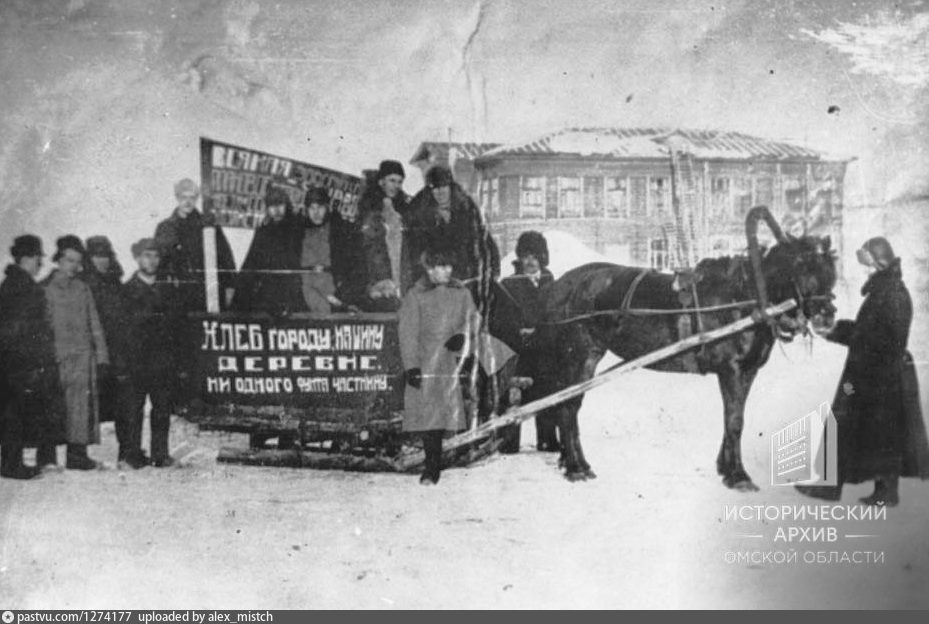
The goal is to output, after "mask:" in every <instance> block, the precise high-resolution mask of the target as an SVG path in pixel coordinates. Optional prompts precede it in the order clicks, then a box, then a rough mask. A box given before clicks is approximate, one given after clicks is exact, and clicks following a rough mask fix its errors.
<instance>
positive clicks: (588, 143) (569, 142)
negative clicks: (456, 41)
mask: <svg viewBox="0 0 929 624" xmlns="http://www.w3.org/2000/svg"><path fill="white" fill-rule="evenodd" d="M672 146H673V147H674V149H675V150H677V151H679V152H684V153H689V154H691V155H692V156H693V157H694V158H698V159H701V160H778V161H788V160H794V161H796V160H803V161H809V160H818V161H830V162H835V161H849V160H852V159H851V158H848V157H840V156H836V155H830V154H827V153H826V152H821V151H817V150H813V149H810V148H807V147H802V146H799V145H794V144H791V143H784V142H781V141H773V140H770V139H763V138H759V137H755V136H751V135H748V134H742V133H741V132H727V131H721V130H688V129H678V128H571V129H568V130H561V131H559V132H554V133H552V134H548V135H545V136H543V137H541V138H539V139H536V140H534V141H529V142H528V143H514V144H509V145H500V146H498V147H493V148H490V149H488V150H486V151H484V152H482V153H481V154H480V156H479V157H478V158H479V159H480V160H484V159H492V158H501V157H507V156H529V157H533V156H565V157H569V158H578V157H581V158H584V157H597V158H604V157H605V158H615V159H630V158H634V159H652V158H667V157H668V154H669V149H670V148H671V147H672Z"/></svg>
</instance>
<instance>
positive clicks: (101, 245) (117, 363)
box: [80, 236, 127, 422]
mask: <svg viewBox="0 0 929 624" xmlns="http://www.w3.org/2000/svg"><path fill="white" fill-rule="evenodd" d="M85 247H86V248H87V255H85V256H84V270H83V271H82V272H81V273H80V278H81V279H82V280H84V282H85V283H86V284H87V285H88V286H89V287H90V292H91V294H92V295H93V297H94V304H95V305H96V306H97V314H98V315H99V316H100V324H101V325H102V326H103V335H104V337H105V338H106V346H107V349H108V350H109V352H110V366H109V367H108V368H106V369H103V370H98V371H97V393H98V394H99V401H100V422H107V421H115V420H116V418H117V410H118V409H119V383H120V381H119V380H120V379H121V378H124V377H125V376H126V375H127V372H126V355H127V353H126V350H125V338H124V337H123V336H122V335H121V334H120V332H121V324H120V321H121V319H122V316H123V310H122V296H121V295H120V291H121V290H122V286H123V283H122V279H123V267H122V266H121V265H120V264H119V260H117V258H116V252H115V251H114V250H113V245H112V243H110V239H108V238H107V237H106V236H91V237H90V238H88V239H87V240H86V241H85Z"/></svg>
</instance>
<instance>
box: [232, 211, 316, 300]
mask: <svg viewBox="0 0 929 624" xmlns="http://www.w3.org/2000/svg"><path fill="white" fill-rule="evenodd" d="M302 240H303V223H302V222H301V220H300V219H299V218H297V217H294V216H291V215H288V216H286V217H285V218H284V219H282V220H281V221H280V222H279V223H274V222H273V221H268V222H266V223H264V224H263V225H262V226H261V227H259V228H258V230H256V232H255V237H254V238H253V239H252V244H251V246H250V247H249V249H248V254H247V255H246V256H245V262H243V263H242V269H241V270H240V271H239V275H238V280H237V282H236V289H235V295H234V296H233V298H232V305H231V308H232V309H233V310H235V311H237V312H267V313H268V314H272V315H275V316H277V315H281V314H290V313H293V312H305V311H306V310H307V306H306V303H305V302H304V300H303V295H302V293H301V285H300V274H299V273H298V272H297V271H298V270H299V269H300V246H301V244H302V243H301V242H302Z"/></svg>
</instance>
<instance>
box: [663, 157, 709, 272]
mask: <svg viewBox="0 0 929 624" xmlns="http://www.w3.org/2000/svg"><path fill="white" fill-rule="evenodd" d="M668 151H669V152H670V155H671V193H672V198H671V206H672V216H673V220H672V221H671V223H669V226H670V228H669V229H670V230H672V231H673V240H671V239H669V240H668V249H669V253H671V257H672V258H673V259H674V260H673V261H675V262H677V263H678V264H677V266H676V267H675V268H678V267H692V266H694V265H695V264H696V263H697V261H698V260H699V259H700V256H701V254H703V253H704V251H705V250H703V249H702V247H703V246H704V245H701V244H700V243H701V239H705V236H698V229H699V230H702V229H703V228H702V227H700V225H701V224H702V219H700V215H699V212H700V211H699V210H698V193H697V178H696V176H695V175H694V159H693V155H692V154H690V153H689V152H686V151H682V150H681V149H679V147H678V146H676V145H675V142H674V141H668ZM672 249H673V251H671V250H672Z"/></svg>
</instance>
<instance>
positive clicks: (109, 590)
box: [0, 341, 929, 609]
mask: <svg viewBox="0 0 929 624" xmlns="http://www.w3.org/2000/svg"><path fill="white" fill-rule="evenodd" d="M843 356H844V352H843V350H842V349H840V348H838V347H834V346H832V345H827V344H824V343H822V342H821V341H818V342H816V343H815V345H814V348H813V351H812V353H811V354H810V353H808V352H807V351H806V348H805V346H804V345H803V344H802V343H797V344H791V345H788V346H786V347H785V348H784V349H783V350H781V349H776V351H775V353H774V355H773V357H772V361H771V362H770V363H769V364H768V366H767V367H766V368H765V369H763V370H762V372H761V373H760V375H759V378H758V381H757V382H756V386H755V389H754V391H753V393H752V395H751V397H750V401H749V405H748V409H747V417H746V427H745V433H744V436H743V449H744V455H745V463H746V467H747V469H748V470H749V472H750V473H751V474H752V476H753V477H754V479H755V481H756V483H757V484H758V485H759V486H760V487H761V491H760V492H758V493H754V494H740V493H737V492H733V491H730V490H727V489H726V488H724V487H723V486H722V485H721V484H720V481H719V477H718V476H717V475H716V474H715V465H714V460H715V457H716V452H717V450H718V447H719V442H720V437H721V433H722V417H721V400H720V398H719V394H718V391H717V389H716V384H715V381H714V379H713V378H711V377H699V376H686V375H669V374H661V373H654V372H650V371H640V372H635V373H633V374H630V375H629V376H627V377H625V378H623V379H620V380H618V381H617V382H615V383H612V384H608V385H606V386H604V387H601V388H599V389H597V390H596V391H594V392H592V393H591V394H590V396H589V397H588V399H587V401H586V403H585V405H584V408H583V411H582V413H581V429H582V439H583V441H584V444H585V449H586V452H587V457H588V459H589V460H590V462H591V464H592V465H593V467H594V469H595V470H596V471H597V473H598V475H599V478H598V479H596V480H594V481H590V482H585V483H576V484H571V483H568V482H566V481H565V480H564V479H563V478H562V477H561V476H560V475H559V471H558V469H557V466H556V457H555V456H552V455H545V454H539V453H537V452H535V451H534V450H533V449H534V440H533V438H534V435H533V427H532V426H531V425H529V426H524V439H523V445H524V449H523V452H522V453H520V454H519V455H517V456H496V457H492V458H490V459H488V460H486V461H484V462H482V463H479V464H476V465H473V466H471V467H469V468H467V469H455V470H448V471H446V472H445V473H444V474H443V477H442V481H441V482H440V484H439V486H438V487H435V488H425V487H421V486H419V485H418V483H417V479H416V478H415V477H410V476H399V475H393V474H349V473H342V472H320V471H312V470H294V469H276V468H255V467H244V466H235V465H223V464H217V463H216V462H215V456H216V452H217V450H218V448H219V447H220V446H222V445H226V444H244V443H245V440H244V436H241V435H237V434H217V433H198V432H197V430H196V428H195V427H194V426H192V425H190V424H187V423H185V422H184V421H180V420H177V421H175V423H174V425H173V428H172V448H173V453H174V455H175V456H176V457H178V458H180V459H181V466H180V467H177V468H172V469H166V470H156V469H153V468H146V469H144V470H141V471H137V472H121V471H118V470H116V469H109V470H104V471H100V472H94V473H89V474H88V473H77V472H64V473H60V474H53V475H48V476H45V477H44V478H43V479H41V480H39V481H35V482H28V483H20V482H14V481H10V480H7V479H4V480H0V500H2V506H0V531H2V533H0V597H2V600H0V602H2V605H0V606H2V607H4V608H8V607H11V608H19V609H29V608H50V607H59V608H65V607H88V608H93V607H95V608H114V605H123V606H131V607H132V608H136V609H142V608H168V607H177V608H195V607H199V608H214V607H215V608H271V607H277V608H313V607H340V608H384V609H391V608H398V609H399V608H413V607H483V608H547V607H577V608H588V607H655V608H665V607H771V608H775V607H841V608H849V609H859V608H865V607H873V608H891V607H917V606H920V607H923V608H925V607H927V606H929V594H927V592H926V591H925V589H926V587H927V584H929V540H927V537H926V536H927V535H929V496H927V494H929V483H921V482H914V481H911V480H905V481H904V482H903V484H902V486H901V495H902V499H903V501H902V504H901V506H900V507H898V508H895V509H891V510H889V511H888V513H887V518H886V519H885V520H882V521H877V522H852V523H837V522H815V521H813V522H811V521H809V520H808V521H806V522H790V521H775V522H757V521H752V520H739V521H735V520H727V518H726V507H727V506H728V505H782V504H788V505H793V504H801V503H805V502H809V501H808V500H806V499H801V497H800V496H799V495H797V494H796V493H795V492H794V491H793V489H792V488H781V487H772V486H771V485H770V472H769V462H770V453H769V449H770V439H769V434H770V432H771V431H772V430H774V429H776V428H779V427H780V426H783V425H784V424H786V423H787V422H790V421H791V420H793V419H795V418H797V417H799V416H802V415H803V414H804V413H806V412H808V411H810V410H813V409H815V408H816V407H817V406H818V405H819V404H820V403H821V402H822V401H828V400H830V399H831V397H832V392H833V387H834V383H835V380H836V378H837V376H838V374H839V371H840V368H841V364H842V357H843ZM608 363H609V362H605V363H604V365H606V364H608ZM927 382H929V380H927V379H923V384H924V386H923V387H926V386H925V384H926V383H927ZM115 452H116V451H115V439H114V435H113V431H112V428H111V426H109V425H107V426H105V427H104V443H103V444H102V445H100V446H99V447H95V448H94V449H93V451H92V454H93V456H95V457H96V458H98V459H102V460H104V461H107V462H109V463H110V464H112V462H113V461H114V459H115ZM867 493H869V488H868V487H867V486H863V485H862V486H855V487H849V488H847V490H846V492H845V496H844V498H843V501H844V502H845V503H848V504H851V503H852V502H854V501H856V500H857V498H858V497H859V496H862V495H865V494H867ZM790 526H816V527H829V526H836V527H837V528H838V534H839V537H838V541H836V542H832V543H825V542H819V543H814V544H810V543H803V544H798V543H796V542H794V543H790V544H784V543H776V542H775V541H774V536H775V531H776V530H777V528H778V527H783V528H785V529H786V528H787V527H790ZM749 534H755V535H758V534H761V535H762V537H761V538H749V537H744V535H749ZM846 534H868V535H873V537H863V538H846V537H845V535H846ZM789 548H795V549H796V550H797V551H798V552H799V553H803V552H804V551H826V552H829V551H837V552H839V553H842V552H849V553H851V552H853V551H860V552H864V551H871V552H883V553H885V554H884V562H883V564H877V565H875V564H871V565H868V564H864V563H861V564H857V565H856V564H850V563H845V564H838V565H836V564H833V565H819V564H804V563H803V562H802V558H801V559H800V561H799V562H798V563H795V564H782V565H778V564H776V563H773V562H772V561H764V562H762V561H760V559H758V558H759V557H761V555H757V556H756V562H755V563H752V562H751V561H748V562H746V561H743V562H736V563H727V562H726V556H727V553H730V552H746V551H749V550H758V551H760V552H773V551H785V552H786V551H788V549H789ZM801 557H802V555H801ZM859 558H860V556H859ZM120 608H122V607H120Z"/></svg>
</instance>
